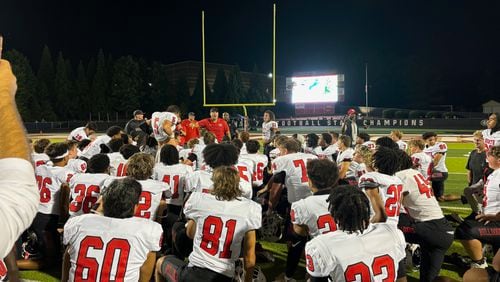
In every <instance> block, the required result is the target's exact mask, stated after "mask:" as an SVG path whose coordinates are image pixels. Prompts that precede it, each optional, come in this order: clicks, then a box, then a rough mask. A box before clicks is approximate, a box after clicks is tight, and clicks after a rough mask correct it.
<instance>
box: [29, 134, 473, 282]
mask: <svg viewBox="0 0 500 282" xmlns="http://www.w3.org/2000/svg"><path fill="white" fill-rule="evenodd" d="M53 141H60V140H53ZM473 148H474V146H473V144H472V143H468V144H465V143H448V154H447V157H446V164H447V166H448V169H449V177H448V180H447V181H446V188H445V193H446V194H456V195H460V194H461V193H462V191H463V188H464V187H466V185H467V176H466V170H465V164H466V162H467V155H468V153H469V152H470V151H471V150H472V149H473ZM441 206H442V207H443V211H444V212H445V214H446V213H451V212H456V213H458V214H460V215H461V216H462V217H465V216H467V215H468V214H469V213H470V209H469V208H468V206H464V205H462V203H461V202H460V201H453V202H443V203H441ZM262 244H263V246H264V248H265V249H267V250H270V251H271V252H272V253H273V254H274V256H275V259H276V261H275V262H274V263H266V264H260V266H261V268H262V269H263V271H264V273H265V275H266V278H267V281H273V280H274V278H275V277H276V276H277V275H279V274H280V273H282V272H283V271H284V269H285V264H286V245H285V244H279V243H267V242H262ZM453 252H458V253H461V254H465V253H464V250H463V248H462V246H461V244H460V243H458V242H454V243H453V245H452V247H451V248H450V250H449V251H448V253H449V254H451V253H453ZM58 273H60V270H59V269H54V270H53V271H50V274H51V275H52V276H51V275H49V274H45V273H42V272H37V271H22V272H21V277H22V278H23V279H29V280H35V281H58V280H57V279H56V278H54V276H57V275H58ZM304 275H305V265H304V261H301V264H300V266H299V270H298V271H297V273H296V275H295V278H296V279H297V280H304ZM440 275H444V276H448V277H450V278H453V279H457V280H461V276H462V275H463V270H459V269H457V267H456V266H454V265H449V264H446V263H445V264H444V265H443V268H442V270H441V273H440ZM408 276H409V277H408V281H417V279H418V271H415V272H409V273H408Z"/></svg>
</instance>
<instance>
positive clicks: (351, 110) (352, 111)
mask: <svg viewBox="0 0 500 282" xmlns="http://www.w3.org/2000/svg"><path fill="white" fill-rule="evenodd" d="M355 113H356V110H355V109H349V110H348V111H347V114H348V115H352V114H355Z"/></svg>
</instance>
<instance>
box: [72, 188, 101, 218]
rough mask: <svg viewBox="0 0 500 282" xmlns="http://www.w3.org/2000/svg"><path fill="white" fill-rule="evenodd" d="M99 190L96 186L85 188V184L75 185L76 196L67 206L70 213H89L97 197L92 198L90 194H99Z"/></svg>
mask: <svg viewBox="0 0 500 282" xmlns="http://www.w3.org/2000/svg"><path fill="white" fill-rule="evenodd" d="M100 191H101V189H100V188H99V186H98V185H90V186H89V187H86V186H85V184H77V185H75V191H74V192H75V193H76V194H78V195H77V196H76V197H75V199H74V200H73V201H72V202H71V204H70V205H69V210H70V211H71V212H79V211H80V209H81V210H82V212H83V213H89V212H90V210H91V209H92V206H93V205H94V204H95V203H96V202H97V198H98V196H97V197H93V196H92V193H97V194H99V193H100Z"/></svg>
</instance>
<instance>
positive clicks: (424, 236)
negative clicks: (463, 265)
mask: <svg viewBox="0 0 500 282" xmlns="http://www.w3.org/2000/svg"><path fill="white" fill-rule="evenodd" d="M398 228H399V229H401V231H403V233H404V235H405V239H406V242H408V243H415V244H419V245H420V250H421V254H422V258H421V264H420V281H433V280H434V279H435V278H436V277H437V276H438V275H439V270H440V269H441V265H442V264H443V260H444V255H445V253H446V251H447V250H448V248H449V247H450V246H451V244H452V243H453V228H452V227H451V225H450V224H449V223H448V221H447V220H446V219H445V218H444V217H443V218H440V219H434V220H429V221H424V222H415V221H413V219H411V218H410V217H409V216H408V215H407V214H403V213H402V214H401V215H400V216H399V223H398Z"/></svg>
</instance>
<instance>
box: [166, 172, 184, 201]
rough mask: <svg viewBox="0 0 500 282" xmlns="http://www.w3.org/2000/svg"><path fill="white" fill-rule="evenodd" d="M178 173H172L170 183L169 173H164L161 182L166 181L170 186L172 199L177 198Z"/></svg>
mask: <svg viewBox="0 0 500 282" xmlns="http://www.w3.org/2000/svg"><path fill="white" fill-rule="evenodd" d="M179 179H180V176H179V175H174V176H173V177H172V183H170V175H164V176H163V180H162V181H163V182H165V183H168V185H170V187H172V199H177V198H179Z"/></svg>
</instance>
